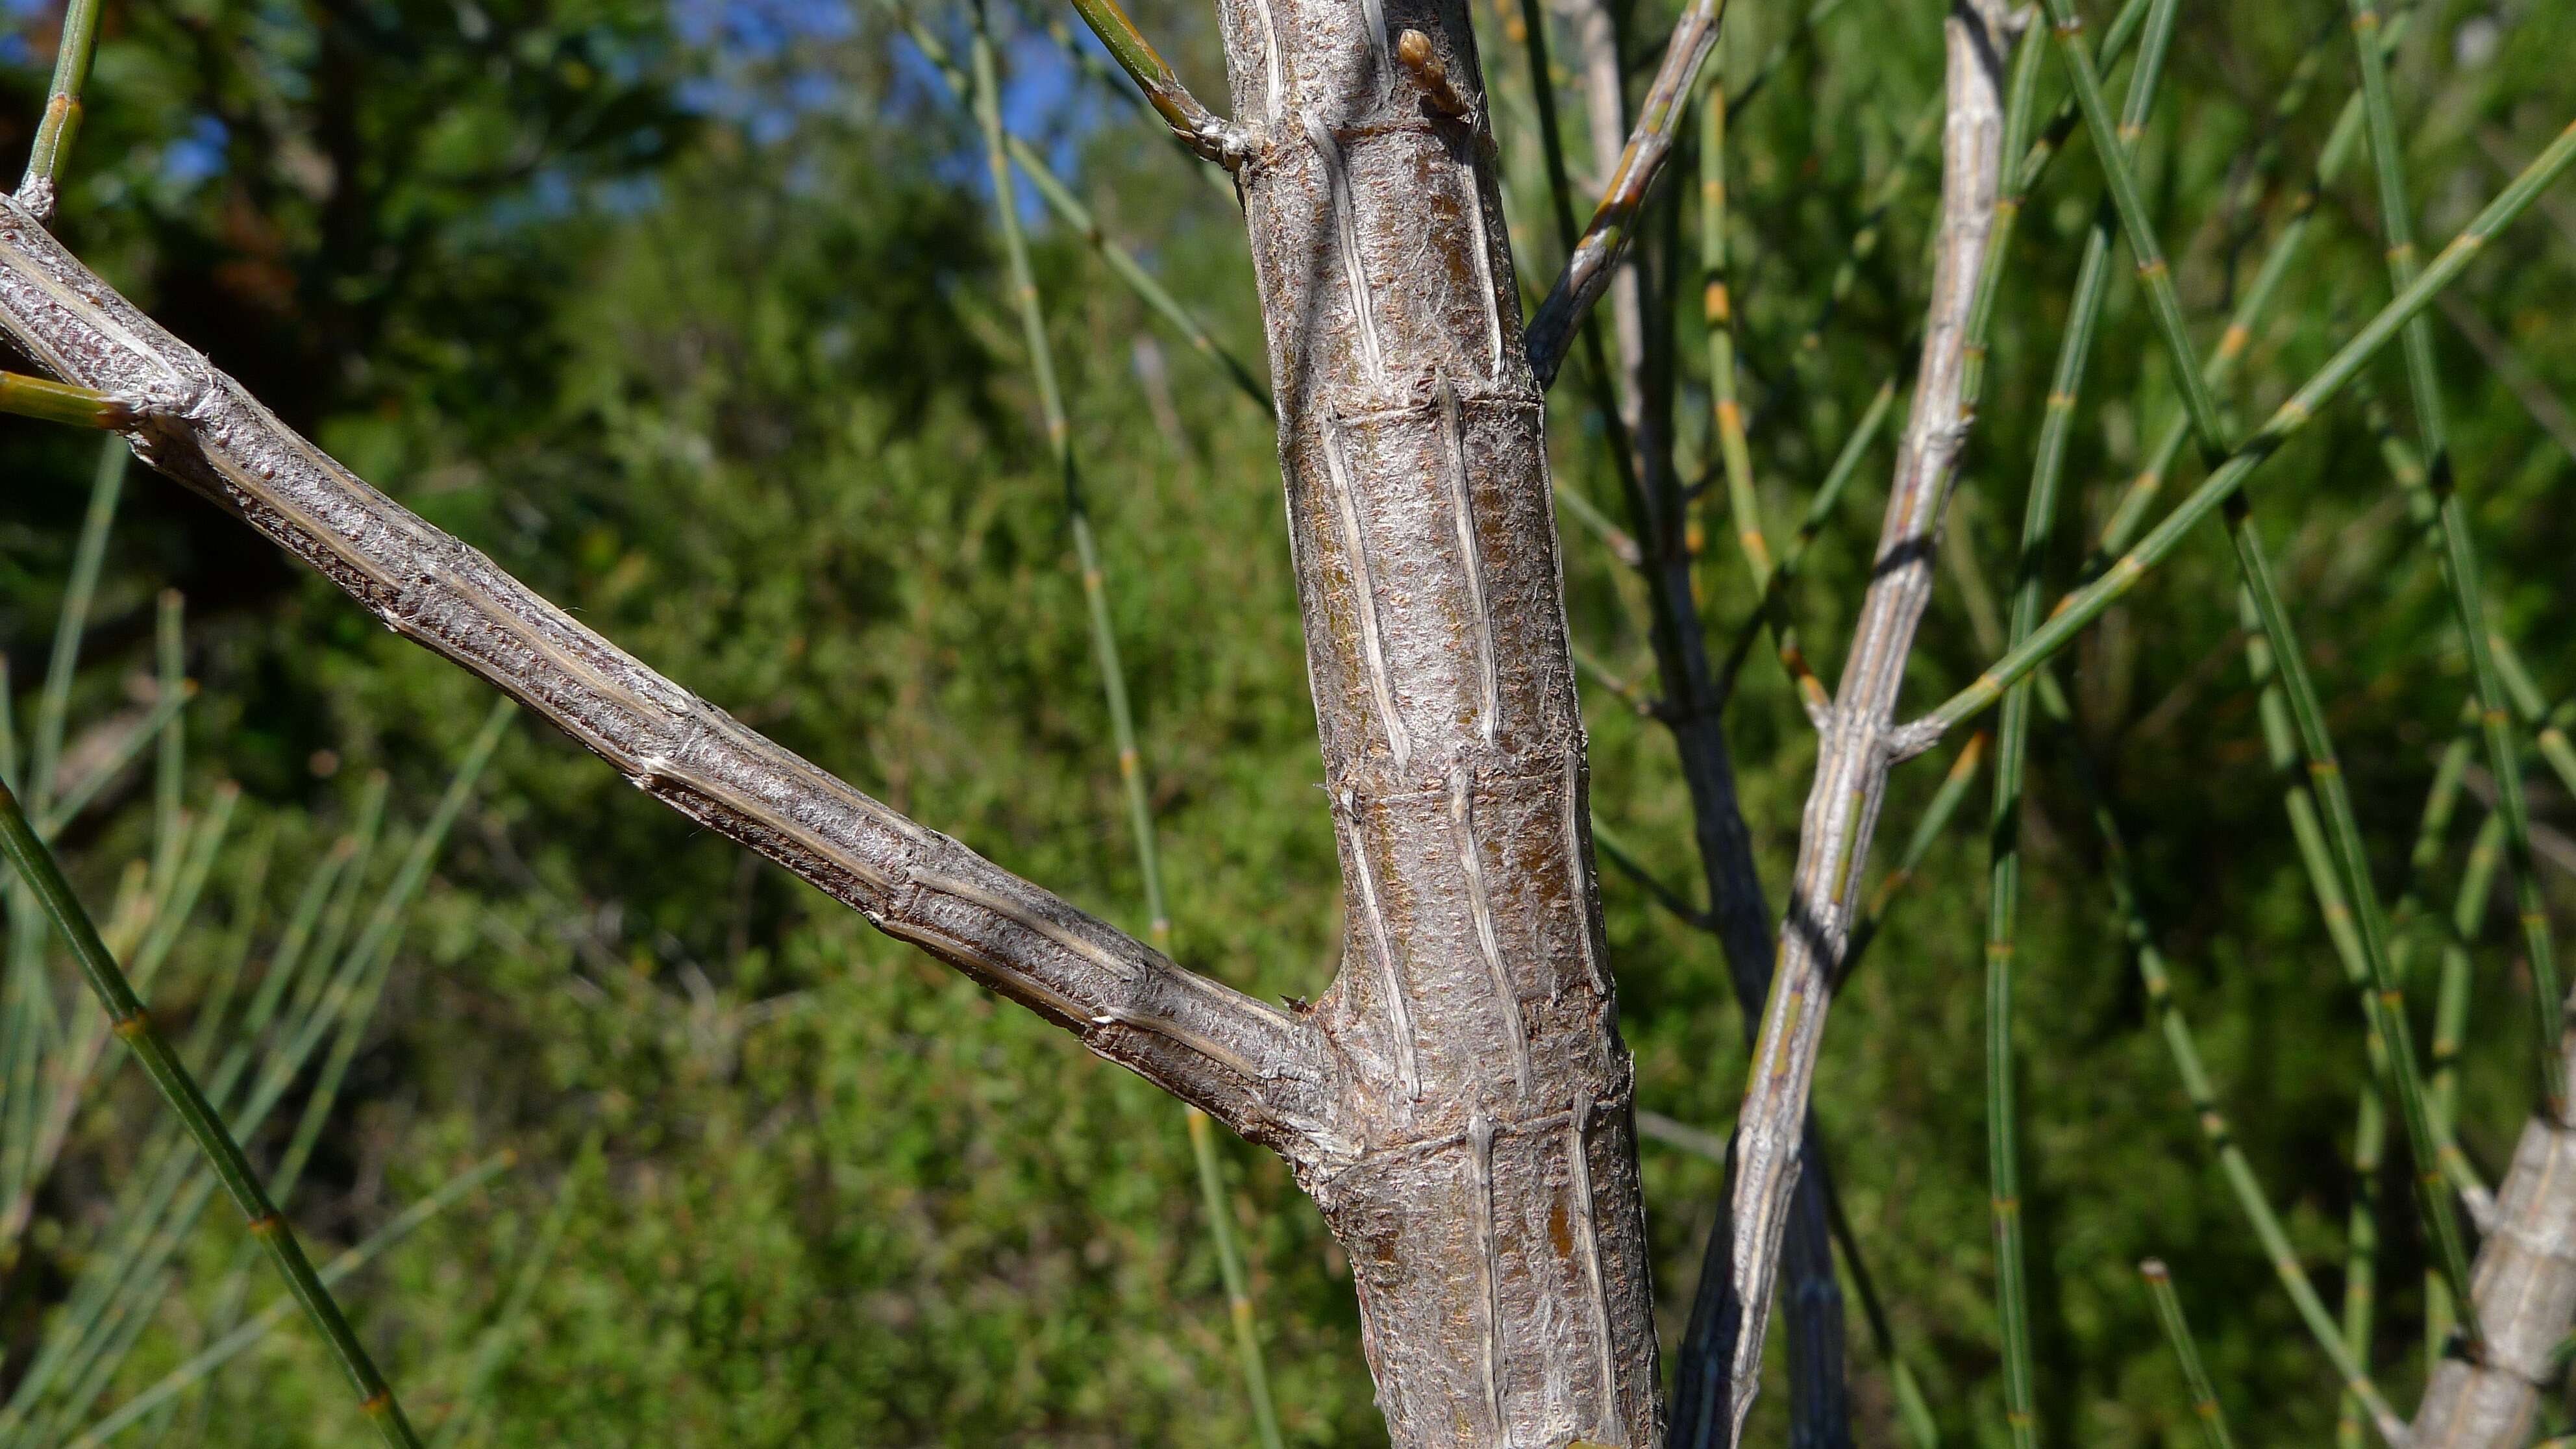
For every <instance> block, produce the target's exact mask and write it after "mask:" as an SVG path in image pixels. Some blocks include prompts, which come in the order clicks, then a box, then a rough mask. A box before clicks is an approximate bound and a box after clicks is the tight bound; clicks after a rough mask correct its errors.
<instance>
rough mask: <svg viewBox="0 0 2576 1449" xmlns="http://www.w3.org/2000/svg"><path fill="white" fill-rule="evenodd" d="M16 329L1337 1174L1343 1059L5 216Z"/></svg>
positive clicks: (467, 640) (735, 814)
mask: <svg viewBox="0 0 2576 1449" xmlns="http://www.w3.org/2000/svg"><path fill="white" fill-rule="evenodd" d="M0 329H5V330H6V331H7V332H8V334H9V335H10V337H11V338H13V339H14V340H15V341H16V342H17V343H18V345H19V346H21V347H22V348H24V349H25V350H26V351H27V352H28V353H29V354H31V355H32V356H34V357H35V358H36V359H37V360H38V361H39V362H40V363H41V364H42V365H43V366H44V367H45V368H46V369H47V370H48V371H51V372H53V373H55V374H56V375H57V376H59V377H61V378H62V379H63V380H64V381H66V382H69V383H73V384H76V385H78V386H82V387H88V388H94V389H96V390H98V391H99V392H102V393H105V394H107V395H108V396H110V397H112V398H115V399H117V400H118V401H120V402H121V403H123V404H125V405H126V406H127V407H129V408H131V409H133V410H134V412H135V413H136V414H137V415H138V416H139V417H140V419H141V421H140V422H139V423H138V424H137V425H136V426H135V428H134V429H133V431H132V432H131V434H130V437H131V440H132V443H133V446H134V450H135V452H136V453H137V454H138V455H139V456H140V457H142V459H143V460H144V461H145V462H147V463H149V464H151V465H152V466H153V467H154V468H157V469H159V470H160V471H161V472H163V473H166V474H168V475H169V476H171V477H172V478H175V479H177V480H178V481H180V482H182V483H185V484H187V485H188V486H190V487H192V488H194V489H196V490H198V491H199V492H202V493H204V494H206V495H207V496H208V497H210V498H212V499H214V500H215V501H216V502H217V503H219V504H221V505H222V506H224V507H225V508H227V509H229V510H230V511H232V512H233V513H235V514H237V515H239V516H240V517H241V518H242V520H243V521H244V522H246V523H248V524H250V526H251V527H252V528H254V529H256V530H258V531H259V532H260V533H261V534H263V535H265V536H266V537H267V538H268V539H270V540H271V541H272V542H274V543H276V544H278V545H279V546H280V547H282V548H284V549H285V550H286V551H287V552H288V553H290V554H292V555H294V556H295V557H296V558H297V559H299V560H301V561H302V562H304V563H305V564H307V565H309V566H311V567H312V568H314V569H315V570H317V571H319V572H320V573H322V574H323V575H324V576H325V577H327V578H329V579H330V580H331V581H332V582H333V583H335V584H337V585H339V586H340V587H341V588H343V589H345V590H346V591H348V593H349V594H350V595H351V596H353V597H355V598H356V599H357V600H358V601H359V602H360V603H362V604H364V605H365V606H366V607H367V608H368V609H369V610H370V611H372V612H373V613H375V614H376V615H377V616H378V617H379V618H381V619H383V620H384V622H385V624H386V626H387V627H389V628H391V629H392V630H394V631H395V632H396V633H398V634H401V635H403V636H405V637H406V638H409V639H411V640H413V641H415V642H417V643H420V644H423V645H425V646H427V647H429V648H431V649H434V650H436V651H437V652H439V653H441V654H444V655H446V656H447V657H448V658H450V659H452V660H454V661H456V662H457V663H459V664H462V665H464V666H465V667H466V668H468V669H471V670H473V671H474V672H475V673H477V674H480V675H482V676H483V677H484V678H485V679H487V680H489V681H491V682H492V683H493V684H494V685H495V686H497V687H498V688H500V689H501V690H502V691H503V692H504V693H506V694H508V695H510V696H511V697H512V698H515V699H517V700H518V701H520V702H521V703H522V704H524V705H526V706H527V707H528V708H530V709H532V710H535V711H536V712H537V713H539V714H542V715H544V716H545V717H546V718H547V719H549V720H552V721H553V722H554V723H555V725H556V726H557V727H559V728H561V729H562V730H563V731H564V732H565V733H566V734H569V735H571V736H572V737H573V739H574V740H576V741H578V742H579V743H580V744H581V745H582V746H583V747H585V748H587V749H589V750H590V751H591V752H592V753H594V754H597V755H598V756H600V757H601V758H602V759H605V760H607V761H608V762H609V763H610V764H612V765H614V766H616V767H617V769H618V771H619V773H621V774H623V775H625V776H626V777H627V778H628V779H629V780H631V781H633V782H634V784H635V786H636V788H637V789H640V790H642V791H644V792H645V793H647V794H649V795H652V796H653V797H655V798H656V799H658V800H660V801H662V802H663V803H664V804H667V805H669V806H671V807H672V808H673V809H675V810H678V811H679V812H680V813H682V814H684V815H687V816H688V817H690V818H691V819H693V820H696V821H698V822H699V823H701V824H703V825H705V826H707V827H708V828H709V829H711V830H714V831H716V832H717V833H718V834H721V835H724V836H727V837H729V838H731V839H733V840H736V841H738V842H740V843H742V844H744V845H747V846H750V847H751V848H752V849H754V850H757V851H759V852H760V853H762V854H763V855H766V856H768V857H770V858H771V859H773V860H776V861H778V862H779V863H780V864H782V865H784V866H786V867H787V868H788V869H790V870H792V871H794V872H796V873H797V874H798V875H800V876H802V877H804V878H805V879H806V880H807V881H810V882H811V883H813V884H814V885H815V886H817V887H819V888H821V889H822V890H823V891H824V892H825V893H826V894H828V895H830V896H832V897H834V898H835V899H838V900H840V901H842V902H843V903H845V904H847V905H849V906H851V907H852V908H854V909H856V910H857V911H859V912H860V913H861V914H862V915H864V916H866V917H867V918H868V920H869V921H870V922H871V923H872V924H874V925H875V926H877V928H878V929H880V930H882V931H884V932H886V933H887V934H889V935H892V936H896V937H898V938H900V939H903V940H906V941H910V942H912V943H914V944H916V945H919V946H921V947H922V948H923V949H925V950H927V951H929V952H930V953H931V954H933V955H935V956H938V957H939V958H940V959H942V960H944V961H947V962H948V963H949V964H950V965H953V966H955V967H957V968H958V969H959V970H961V971H963V972H965V973H966V974H967V975H969V976H971V977H973V978H975V979H976V980H978V981H980V982H982V983H984V984H985V985H987V986H989V987H991V988H992V989H994V990H995V991H997V992H999V993H1001V994H1002V995H1004V996H1007V997H1010V998H1011V999H1013V1000H1015V1001H1017V1002H1019V1003H1021V1004H1022V1005H1024V1006H1027V1007H1029V1008H1030V1009H1032V1010H1034V1011H1036V1012H1038V1013H1039V1014H1040V1015H1042V1016H1044V1017H1046V1018H1047V1019H1049V1020H1050V1021H1053V1022H1055V1023H1056V1024H1057V1025H1059V1026H1062V1027H1064V1028H1065V1029H1067V1030H1069V1031H1072V1032H1074V1033H1075V1034H1076V1035H1078V1036H1080V1037H1081V1038H1082V1040H1083V1042H1084V1044H1085V1045H1086V1046H1088V1047H1090V1048H1091V1049H1092V1050H1093V1051H1094V1052H1097V1053H1098V1054H1100V1055H1101V1056H1104V1057H1106V1058H1108V1059H1110V1060H1111V1061H1114V1062H1117V1063H1119V1064H1120V1065H1122V1066H1125V1067H1127V1068H1128V1069H1130V1070H1132V1071H1134V1072H1136V1073H1137V1074H1138V1075H1140V1076H1143V1077H1144V1078H1146V1079H1147V1080H1148V1081H1151V1082H1153V1083H1154V1084H1156V1085H1157V1086H1160V1087H1162V1088H1163V1089H1164V1090H1166V1091H1168V1092H1171V1093H1172V1094H1173V1095H1174V1096H1177V1097H1179V1098H1181V1099H1182V1100H1183V1101H1186V1102H1188V1103H1190V1104H1191V1105H1193V1106H1196V1107H1198V1108H1200V1109H1201V1110H1202V1111H1205V1112H1207V1113H1208V1114H1209V1115H1210V1116H1213V1117H1215V1118H1217V1119H1218V1120H1220V1121H1223V1122H1225V1123H1226V1124H1227V1125H1228V1126H1231V1127H1233V1128H1234V1129H1235V1130H1236V1131H1238V1132H1241V1133H1242V1134H1243V1135H1245V1136H1246V1137H1249V1138H1251V1139H1253V1140H1254V1141H1256V1142H1260V1143H1262V1144H1264V1145H1266V1146H1269V1147H1271V1148H1273V1149H1275V1150H1277V1151H1279V1152H1280V1153H1281V1154H1282V1155H1283V1156H1286V1157H1287V1158H1289V1160H1290V1161H1291V1162H1299V1163H1311V1162H1313V1161H1315V1160H1317V1158H1318V1157H1319V1156H1320V1155H1329V1153H1330V1147H1329V1142H1330V1137H1331V1132H1330V1129H1329V1126H1328V1122H1327V1117H1328V1113H1329V1111H1330V1108H1331V1104H1332V1102H1333V1100H1334V1097H1335V1088H1334V1086H1333V1082H1334V1080H1335V1077H1336V1069H1335V1068H1334V1066H1333V1065H1332V1063H1333V1061H1334V1057H1333V1055H1332V1054H1331V1053H1330V1052H1329V1051H1328V1050H1327V1049H1326V1048H1325V1046H1324V1045H1323V1043H1322V1039H1321V1037H1320V1035H1319V1034H1317V1033H1315V1032H1314V1031H1312V1030H1311V1029H1310V1028H1308V1027H1307V1026H1306V1025H1305V1024H1304V1023H1302V1022H1300V1021H1299V1020H1297V1019H1296V1018H1294V1017H1292V1016H1290V1015H1289V1014H1288V1013H1287V1012H1286V1011H1284V1010H1282V1009H1280V1008H1277V1007H1273V1006H1270V1005H1268V1004H1266V1003H1263V1002H1260V1001H1256V1000H1254V999H1253V998H1251V997H1249V996H1246V995H1244V994H1242V993H1240V992H1237V991H1235V990H1233V989H1231V988H1229V987H1226V986H1224V985H1221V984H1219V983H1217V982H1214V981H1211V980H1208V979H1206V978H1204V977H1201V976H1198V975H1195V974H1193V973H1191V972H1188V971H1185V970H1183V969H1181V968H1180V967H1178V966H1176V965H1174V964H1173V963H1172V962H1171V961H1169V960H1167V959H1165V958H1164V957H1163V956H1162V955H1161V954H1160V953H1159V952H1156V951H1154V950H1152V949H1151V948H1150V947H1147V946H1146V945H1144V944H1143V943H1142V942H1139V941H1136V940H1134V939H1132V938H1130V937H1128V936H1126V935H1125V934H1123V933H1121V932H1119V931H1118V930H1116V929H1115V928H1113V927H1111V926H1109V925H1106V924H1104V923H1103V922H1101V921H1098V920H1095V919H1093V918H1092V917H1090V916H1088V915H1085V914H1084V913H1083V912H1081V911H1079V910H1077V909H1075V908H1074V907H1073V906H1071V905H1069V904H1067V903H1066V902H1065V901H1063V900H1061V899H1059V898H1057V897H1056V896H1053V895H1051V894H1049V893H1048V892H1046V891H1044V890H1042V889H1040V888H1038V887H1037V886H1035V885H1032V884H1031V883H1029V882H1028V881H1025V880H1022V879H1021V878H1019V877H1018V876H1015V875H1013V874H1011V873H1010V872H1008V871H1006V870H1003V869H1002V868H1001V867H999V866H996V865H994V864H993V863H992V862H990V861H988V860H985V859H984V858H983V857H981V856H979V855H977V854H975V853H974V852H973V851H971V850H968V849H967V848H966V847H965V846H963V845H960V844H959V843H957V842H956V841H954V840H951V839H949V838H948V837H946V836H944V835H941V834H939V833H938V832H936V831H933V830H930V829H928V828H926V827H924V826H922V825H919V824H916V823H915V822H913V821H911V820H908V819H906V818H904V817H903V816H902V815H899V814H897V813H896V812H895V811H893V810H891V809H889V808H887V807H886V806H885V805H883V804H880V803H879V802H877V801H875V800H873V799H870V798H869V797H868V796H866V795H863V794H861V793H860V792H859V791H857V790H855V789H853V788H851V787H850V786H849V785H847V784H844V783H843V782H842V781H840V780H838V779H836V778H834V777H833V776H832V775H830V774H829V773H827V772H825V771H824V770H823V769H821V768H820V767H818V766H816V765H814V764H812V763H810V762H808V761H806V760H804V759H801V758H799V757H798V756H797V755H796V754H794V753H793V752H791V751H789V750H787V749H786V748H784V747H783V746H780V745H778V744H776V743H775V742H773V741H771V740H769V739H766V738H764V737H763V736H761V735H759V734H757V733H755V732H754V731H752V730H750V729H747V728H745V727H744V726H742V725H741V724H739V723H737V722H736V721H735V720H734V719H733V718H732V717H731V716H730V715H727V714H726V713H725V712H724V711H723V710H720V709H718V708H716V707H715V706H713V705H711V704H709V703H707V702H706V701H704V700H702V699H699V698H698V697H697V696H696V695H694V694H691V693H690V692H689V691H687V690H686V689H683V688H682V687H680V686H679V685H677V684H675V683H673V682H672V681H670V680H669V679H666V678H664V677H663V676H661V675H659V674H657V673H655V672H653V671H652V670H651V669H650V668H648V667H646V666H645V665H644V664H643V663H642V662H641V661H639V660H637V659H636V658H634V657H633V656H632V655H629V654H627V653H625V652H624V651H622V650H620V649H619V648H617V646H615V645H614V644H611V643H610V642H608V641H607V640H606V639H603V638H601V637H600V636H599V635H598V634H596V633H593V632H592V631H591V630H589V629H587V628H585V627H583V626H582V625H581V624H580V623H578V622H576V621H575V620H574V619H572V617H571V616H569V615H567V614H566V613H564V611H563V610H561V609H559V608H556V607H555V606H554V605H553V604H550V603H548V602H547V601H546V600H545V599H543V598H541V597H539V596H538V595H537V594H535V593H534V592H533V591H531V590H529V589H528V588H527V587H526V586H525V585H523V584H521V583H520V582H519V581H518V580H516V579H514V578H512V577H510V576H509V575H508V574H507V573H504V572H503V571H502V570H501V569H500V568H499V567H497V566H496V565H494V564H493V562H492V561H491V560H490V559H488V558H485V557H484V556H483V555H482V554H480V553H478V552H476V551H475V550H474V549H472V548H469V547H467V546H466V545H465V544H463V543H460V542H459V541H457V540H456V539H454V538H451V537H449V536H448V535H447V534H445V533H442V532H440V531H439V530H438V529H436V528H433V527H431V526H430V525H429V524H428V523H426V522H423V521H422V520H421V519H420V518H419V517H418V516H416V515H414V514H413V513H411V512H410V511H409V510H407V509H405V508H403V507H402V506H401V505H400V504H397V503H395V502H394V501H393V500H391V499H389V498H387V497H385V496H384V495H383V494H381V493H379V492H377V491H376V490H375V489H373V488H371V487H369V486H368V485H367V484H366V483H365V482H364V481H362V480H360V479H359V478H358V477H356V476H355V475H354V474H352V473H350V472H349V471H348V470H347V469H345V468H343V467H341V466H340V465H339V464H338V463H337V462H335V461H334V460H332V459H331V458H330V457H329V456H328V455H326V454H324V453H323V452H322V451H321V450H320V449H319V448H317V447H315V446H314V445H313V444H312V443H310V442H308V441H307V440H305V439H304V438H303V437H301V436H299V435H298V434H297V433H295V432H294V431H293V430H291V429H289V428H288V427H286V426H285V425H284V424H283V423H281V422H279V421H278V420H277V418H276V417H275V416H274V415H272V414H271V413H270V412H269V411H268V410H267V409H266V408H264V407H262V406H260V405H259V403H258V402H257V401H256V400H254V399H253V398H252V397H251V396H250V395H249V394H248V393H247V392H245V391H244V390H243V389H242V387H241V385H240V384H239V383H236V382H234V381H233V380H232V379H231V378H230V377H228V376H226V375H225V374H223V373H222V372H220V371H217V370H216V369H215V368H214V366H213V365H212V364H210V363H209V362H207V361H206V359H205V358H204V357H202V356H201V355H199V354H198V353H197V352H195V351H194V350H192V349H191V348H189V347H188V346H187V345H185V344H184V343H182V342H180V341H179V340H178V339H177V338H175V337H173V336H171V335H170V334H169V333H168V332H166V331H164V330H163V329H162V328H161V327H160V326H159V324H157V323H155V322H153V321H152V320H151V319H150V318H148V317H146V316H145V315H144V314H143V313H142V312H141V311H139V310H137V309H136V308H135V307H134V306H133V305H132V304H131V303H129V302H127V301H126V300H125V299H124V298H123V297H121V296H119V295H117V293H116V292H115V291H114V289H112V288H110V287H109V286H108V285H107V284H106V283H105V282H103V281H101V280H99V278H98V277H97V276H96V275H95V274H93V273H91V272H90V271H89V269H88V268H86V267H84V266H83V265H82V264H81V263H80V262H79V261H78V260H77V259H76V258H74V257H73V256H72V255H71V254H70V253H69V252H67V251H65V250H64V249H63V248H62V247H61V246H60V245H59V244H57V243H56V242H55V241H54V240H53V238H52V237H51V236H50V235H48V234H47V233H46V231H45V229H44V228H43V227H42V226H41V225H40V224H39V223H38V222H37V220H36V218H35V217H34V216H33V215H31V214H30V213H29V212H28V211H27V209H26V208H25V207H24V206H22V205H20V204H19V203H18V202H16V201H14V200H9V199H0Z"/></svg>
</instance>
